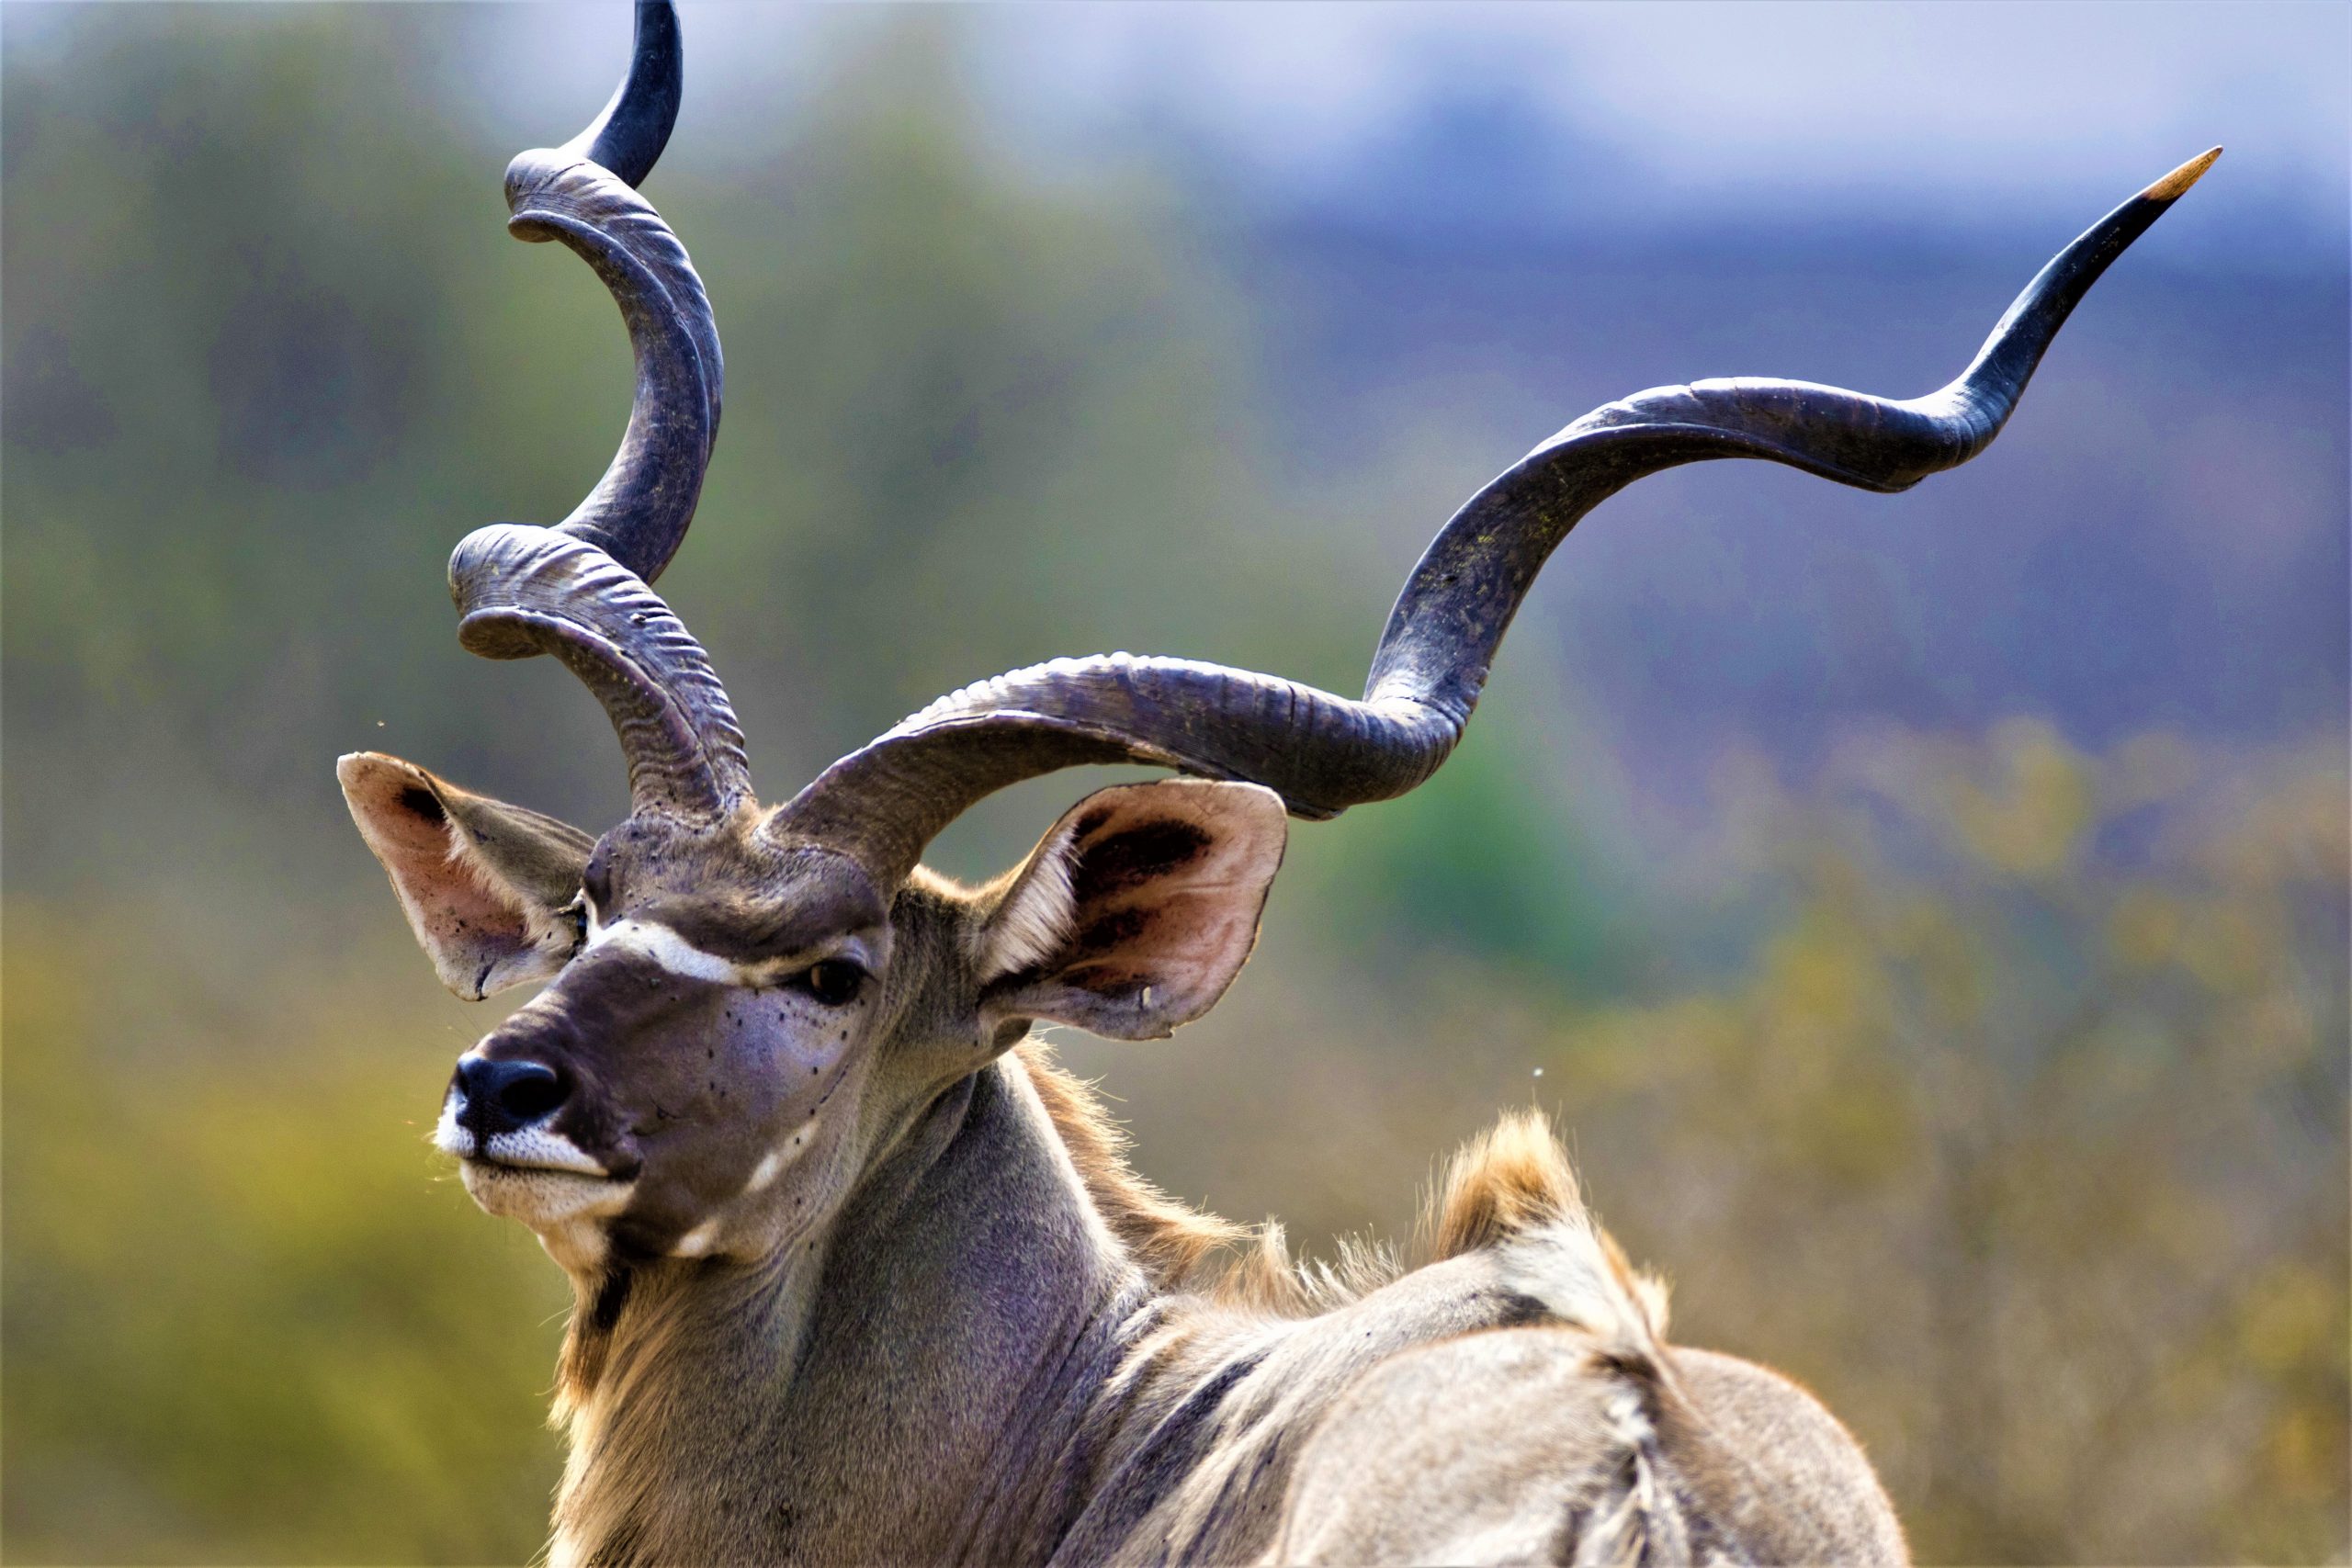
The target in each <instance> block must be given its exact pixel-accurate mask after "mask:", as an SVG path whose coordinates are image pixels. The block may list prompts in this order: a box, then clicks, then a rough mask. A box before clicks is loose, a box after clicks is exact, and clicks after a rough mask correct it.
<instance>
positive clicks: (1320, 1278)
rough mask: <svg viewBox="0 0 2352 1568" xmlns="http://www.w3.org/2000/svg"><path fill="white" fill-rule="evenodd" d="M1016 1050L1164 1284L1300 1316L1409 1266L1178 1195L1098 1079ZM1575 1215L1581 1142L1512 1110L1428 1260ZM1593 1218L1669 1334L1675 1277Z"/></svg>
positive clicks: (1441, 1208)
mask: <svg viewBox="0 0 2352 1568" xmlns="http://www.w3.org/2000/svg"><path fill="white" fill-rule="evenodd" d="M1015 1054H1016V1055H1019V1056H1020V1058H1021V1062H1022V1065H1023V1066H1024V1067H1025V1068H1027V1069H1028V1073H1029V1077H1030V1081H1031V1082H1032V1083H1033V1084H1034V1085H1035V1087H1036V1090H1037V1096H1038V1098H1039V1099H1040V1100H1043V1101H1044V1102H1045V1106H1046V1114H1047V1115H1048V1116H1050V1117H1051V1118H1052V1119H1053V1123H1054V1131H1055V1132H1056V1133H1057V1134H1060V1137H1061V1141H1062V1143H1063V1145H1064V1146H1065V1147H1067V1148H1068V1149H1069V1156H1070V1162H1071V1163H1072V1164H1073V1165H1075V1166H1076V1167H1077V1168H1078V1174H1079V1178H1080V1180H1082V1181H1083V1182H1084V1183H1085V1184H1086V1190H1087V1193H1088V1195H1089V1196H1090V1197H1091V1198H1092V1199H1093V1201H1094V1206H1095V1208H1096V1209H1097V1210H1098V1211H1099V1212H1100V1213H1102V1216H1103V1222H1104V1223H1105V1224H1108V1225H1109V1226H1110V1228H1111V1234H1112V1235H1115V1236H1117V1237H1118V1238H1119V1240H1120V1242H1121V1243H1122V1244H1124V1245H1125V1247H1126V1249H1127V1252H1128V1253H1129V1255H1130V1256H1131V1257H1132V1258H1133V1259H1134V1261H1135V1263H1136V1267H1137V1268H1139V1269H1142V1270H1143V1273H1144V1277H1145V1279H1147V1280H1149V1281H1150V1282H1151V1284H1152V1285H1153V1286H1154V1287H1155V1288H1157V1289H1159V1290H1163V1291H1170V1292H1189V1293H1193V1294H1199V1295H1204V1296H1206V1297H1209V1298H1210V1299H1212V1300H1214V1301H1216V1302H1219V1303H1224V1304H1227V1305H1231V1306H1237V1307H1250V1308H1256V1309H1258V1310H1260V1311H1263V1312H1268V1313H1273V1314H1281V1315H1284V1316H1290V1315H1296V1314H1306V1313H1315V1312H1323V1311H1328V1310H1329V1308H1331V1307H1333V1306H1336V1305H1339V1304H1341V1303H1345V1302H1350V1301H1353V1300H1355V1299H1357V1298H1358V1297H1360V1296H1363V1295H1366V1294H1368V1293H1370V1292H1373V1291H1375V1290H1378V1289H1379V1288H1380V1287H1381V1286H1382V1285H1385V1284H1386V1283H1387V1282H1388V1281H1389V1280H1393V1279H1395V1278H1397V1275H1398V1274H1400V1273H1402V1272H1404V1271H1405V1269H1406V1264H1405V1263H1404V1262H1403V1261H1402V1260H1401V1259H1399V1258H1397V1255H1396V1254H1395V1253H1394V1252H1393V1251H1392V1250H1391V1249H1389V1248H1387V1247H1383V1246H1380V1245H1377V1244H1374V1243H1368V1242H1365V1241H1363V1240H1360V1239H1358V1238H1354V1237H1347V1238H1343V1239H1342V1240H1341V1241H1340V1257H1339V1258H1338V1260H1337V1261H1336V1262H1333V1263H1328V1264H1327V1263H1320V1262H1305V1263H1302V1262H1298V1261H1295V1260H1294V1259H1293V1258H1292V1257H1291V1255H1290V1247H1289V1243H1288V1239H1287V1237H1286V1236H1285V1235H1284V1234H1283V1227H1282V1225H1281V1224H1279V1223H1278V1222H1275V1221H1272V1220H1269V1221H1267V1222H1266V1223H1265V1224H1262V1225H1256V1226H1251V1225H1243V1224H1235V1223H1234V1222H1233V1221H1231V1220H1228V1219H1226V1218H1224V1217H1223V1216H1221V1215H1217V1214H1213V1213H1208V1212H1206V1211H1205V1210H1202V1209H1196V1208H1194V1207H1193V1206H1192V1205H1191V1204H1189V1203H1186V1202H1184V1201H1182V1200H1180V1199H1177V1198H1173V1197H1170V1195H1169V1194H1168V1193H1166V1192H1165V1191H1162V1190H1160V1189H1159V1187H1158V1186H1156V1185H1154V1184H1153V1183H1152V1182H1150V1181H1149V1180H1148V1179H1145V1178H1144V1177H1143V1176H1142V1175H1141V1174H1139V1173H1138V1172H1137V1171H1136V1168H1135V1167H1134V1166H1132V1165H1131V1164H1129V1163H1128V1160H1127V1148H1128V1146H1129V1140H1128V1137H1127V1134H1126V1133H1125V1129H1123V1128H1121V1127H1120V1126H1119V1124H1118V1123H1117V1122H1115V1121H1114V1120H1113V1119H1112V1117H1111V1114H1110V1112H1109V1111H1108V1110H1107V1109H1106V1108H1105V1107H1104V1105H1103V1100H1102V1098H1101V1096H1099V1095H1097V1094H1096V1093H1095V1092H1094V1091H1093V1089H1091V1087H1090V1086H1089V1085H1088V1084H1087V1083H1086V1082H1084V1081H1083V1080H1082V1079H1080V1078H1079V1077H1076V1076H1075V1075H1073V1074H1071V1073H1069V1072H1068V1071H1067V1070H1065V1069H1064V1068H1063V1067H1062V1066H1060V1065H1059V1064H1058V1063H1057V1061H1056V1060H1055V1057H1054V1052H1053V1048H1052V1047H1051V1046H1050V1045H1048V1044H1046V1043H1045V1042H1044V1041H1042V1040H1031V1041H1027V1042H1024V1043H1023V1044H1022V1045H1021V1046H1019V1047H1018V1048H1017V1050H1016V1053H1015ZM1555 1224H1577V1225H1583V1224H1589V1220H1588V1218H1587V1214H1586V1210H1585V1206H1584V1199H1583V1195H1582V1193H1581V1192H1580V1190H1578V1187H1577V1179H1576V1172H1575V1170H1574V1169H1573V1168H1571V1167H1570V1166H1569V1164H1568V1156H1567V1153H1566V1150H1564V1149H1563V1148H1562V1147H1561V1146H1560V1142H1559V1140H1558V1138H1556V1137H1555V1136H1554V1134H1553V1132H1552V1126H1551V1122H1549V1121H1548V1120H1547V1119H1546V1118H1545V1117H1544V1113H1543V1112H1541V1111H1533V1110H1527V1111H1507V1112H1505V1113H1504V1115H1503V1117H1502V1119H1501V1120H1500V1121H1499V1122H1497V1123H1496V1125H1495V1126H1493V1127H1492V1128H1490V1129H1488V1130H1487V1132H1484V1133H1481V1134H1478V1135H1477V1136H1476V1137H1475V1138H1473V1139H1472V1140H1471V1141H1470V1142H1469V1143H1467V1144H1465V1145H1463V1147H1462V1148H1461V1150H1460V1151H1459V1152H1457V1153H1456V1154H1455V1155H1454V1156H1453V1160H1452V1161H1450V1162H1449V1164H1448V1166H1447V1168H1446V1172H1445V1175H1444V1177H1443V1179H1442V1180H1441V1181H1440V1182H1439V1183H1438V1184H1437V1186H1436V1187H1434V1188H1433V1189H1431V1190H1430V1193H1429V1195H1428V1199H1427V1201H1426V1202H1425V1203H1424V1204H1423V1207H1422V1215H1421V1222H1420V1225H1419V1234H1418V1241H1419V1245H1418V1246H1417V1247H1415V1248H1414V1255H1415V1266H1418V1265H1419V1264H1420V1263H1434V1262H1439V1261H1442V1260H1443V1259H1445V1258H1460V1257H1463V1256H1464V1255H1465V1254H1468V1253H1472V1252H1476V1251H1479V1250H1481V1249H1484V1248H1490V1247H1496V1246H1498V1245H1500V1244H1501V1243H1503V1242H1504V1241H1506V1240H1509V1239H1510V1238H1511V1237H1513V1236H1520V1235H1528V1234H1530V1233H1531V1232H1534V1231H1538V1230H1541V1229H1543V1228H1544V1227H1545V1226H1548V1225H1555ZM1592 1229H1593V1232H1594V1234H1595V1235H1597V1236H1598V1237H1599V1240H1600V1246H1601V1247H1602V1248H1603V1249H1604V1251H1605V1253H1606V1255H1607V1257H1608V1258H1610V1260H1611V1266H1612V1267H1613V1269H1615V1270H1616V1271H1617V1272H1618V1273H1619V1274H1620V1275H1621V1276H1622V1277H1623V1281H1624V1287H1625V1290H1626V1291H1627V1292H1630V1293H1632V1294H1633V1295H1634V1296H1636V1297H1638V1298H1639V1299H1640V1300H1642V1301H1643V1302H1644V1303H1646V1304H1647V1307H1648V1310H1649V1311H1650V1312H1651V1313H1652V1314H1654V1318H1655V1321H1654V1322H1653V1323H1652V1324H1651V1325H1650V1326H1651V1327H1652V1328H1653V1329H1654V1330H1655V1331H1656V1332H1657V1334H1658V1335H1660V1336H1663V1334H1664V1332H1665V1326H1666V1322H1665V1313H1664V1300H1665V1297H1664V1292H1663V1289H1662V1287H1660V1286H1659V1285H1658V1284H1657V1281H1655V1280H1651V1279H1648V1278H1647V1277H1645V1276H1641V1275H1638V1274H1636V1273H1635V1272H1634V1269H1632V1267H1631V1266H1630V1265H1629V1264H1628V1263H1627V1262H1626V1261H1625V1258H1624V1255H1623V1253H1622V1252H1621V1251H1619V1249H1618V1247H1617V1244H1616V1243H1615V1242H1614V1241H1613V1240H1611V1238H1610V1237H1609V1236H1608V1235H1607V1233H1605V1232H1603V1231H1601V1230H1600V1227H1599V1226H1598V1225H1593V1226H1592Z"/></svg>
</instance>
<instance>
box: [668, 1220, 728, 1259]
mask: <svg viewBox="0 0 2352 1568" xmlns="http://www.w3.org/2000/svg"><path fill="white" fill-rule="evenodd" d="M716 1240H718V1221H717V1220H705V1221H704V1222H703V1223H702V1224H698V1225H696V1226H695V1228H694V1229H692V1230H690V1231H688V1232H687V1233H686V1234H685V1235H682V1236H680V1237H679V1238H678V1245H677V1246H675V1247H672V1248H671V1249H670V1251H671V1253H672V1255H673V1256H674V1257H678V1258H700V1257H701V1256H702V1255H703V1254H704V1253H706V1252H708V1251H709V1250H710V1244H711V1243H712V1242H714V1241H716Z"/></svg>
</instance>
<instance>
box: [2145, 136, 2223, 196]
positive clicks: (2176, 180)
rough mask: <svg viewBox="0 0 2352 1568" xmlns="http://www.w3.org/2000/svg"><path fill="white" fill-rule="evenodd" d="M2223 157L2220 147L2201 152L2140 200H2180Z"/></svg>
mask: <svg viewBox="0 0 2352 1568" xmlns="http://www.w3.org/2000/svg"><path fill="white" fill-rule="evenodd" d="M2221 155H2222V150H2221V149H2220V148H2219V147H2215V148H2212V149H2211V150H2210V151H2208V152H2199V154H2198V155H2197V156H2196V157H2194V158H2191V159H2190V160H2189V161H2188V163H2186V164H2182V165H2181V166H2180V167H2179V168H2177V169H2175V170H2174V171H2173V172H2172V173H2171V174H2168V175H2165V177H2164V178H2163V179H2160V180H2158V181H2157V182H2156V183H2155V184H2154V185H2152V186H2149V187H2148V188H2147V189H2145V190H2143V191H2142V192H2141V193H2140V199H2141V200H2143V201H2177V200H2179V199H2180V197H2181V196H2182V194H2183V193H2184V192H2186V191H2187V190H2188V187H2189V186H2193V185H2195V184H2196V183H2197V182H2198V181H2199V179H2201V178H2202V177H2204V174H2205V171H2206V170H2208V169H2210V168H2211V167H2212V166H2213V161H2214V160H2215V159H2216V158H2219V157H2220V156H2221Z"/></svg>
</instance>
